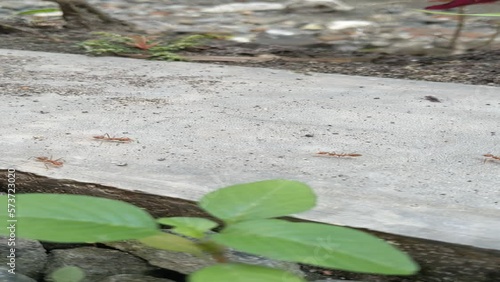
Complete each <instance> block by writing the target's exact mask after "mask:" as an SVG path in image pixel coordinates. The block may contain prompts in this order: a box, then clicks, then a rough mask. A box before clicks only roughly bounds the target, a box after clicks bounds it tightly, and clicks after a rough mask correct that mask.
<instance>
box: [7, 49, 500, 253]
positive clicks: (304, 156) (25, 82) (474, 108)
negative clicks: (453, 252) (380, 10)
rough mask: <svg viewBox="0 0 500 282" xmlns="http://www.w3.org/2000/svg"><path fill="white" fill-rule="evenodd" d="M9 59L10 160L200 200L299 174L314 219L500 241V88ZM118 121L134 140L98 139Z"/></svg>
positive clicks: (22, 56)
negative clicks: (56, 164)
mask: <svg viewBox="0 0 500 282" xmlns="http://www.w3.org/2000/svg"><path fill="white" fill-rule="evenodd" d="M0 62H1V64H0V74H1V75H0V97H1V99H2V103H1V104H0V112H1V113H2V115H1V119H0V125H1V128H2V131H1V132H0V147H1V148H2V154H1V157H0V168H9V167H13V168H16V169H18V170H22V171H29V172H33V173H38V174H41V175H45V176H48V177H52V178H67V179H74V180H77V181H85V182H93V183H100V184H104V185H110V186H115V187H120V188H123V189H129V190H141V191H145V192H149V193H154V194H158V195H168V196H171V197H180V198H185V199H190V200H197V199H199V198H200V197H201V196H202V195H203V194H204V193H206V192H209V191H212V190H214V189H216V188H218V187H222V186H226V185H231V184H235V183H240V182H249V181H257V180H263V179H270V178H286V179H296V180H300V181H304V182H306V183H308V184H309V185H310V186H311V187H313V188H314V190H315V191H316V193H317V194H318V195H319V197H318V198H319V199H318V206H317V207H316V208H315V209H314V210H312V211H310V212H307V213H304V214H300V215H298V216H299V217H301V218H306V219H311V220H317V221H323V222H328V223H333V224H340V225H348V226H354V227H363V228H369V229H373V230H378V231H384V232H390V233H395V234H401V235H407V236H413V237H421V238H427V239H433V240H440V241H446V242H452V243H460V244H467V245H473V246H478V247H484V248H492V249H500V239H499V237H498V234H500V223H499V219H500V204H499V199H500V189H499V187H500V173H499V172H500V162H495V161H490V162H486V163H484V162H483V160H484V157H483V156H482V155H483V154H487V153H492V154H497V155H500V122H499V117H500V102H499V101H500V100H499V96H498V95H499V93H500V89H499V88H495V87H487V86H469V85H460V84H446V83H431V82H419V81H409V80H396V79H382V78H370V77H354V76H345V75H331V74H318V73H306V74H304V73H294V72H291V71H283V70H273V69H261V68H244V67H231V66H220V65H209V64H196V63H186V62H153V61H143V60H135V59H126V58H108V57H105V58H103V57H100V58H92V57H85V56H80V55H68V54H51V53H41V52H28V51H14V50H0ZM425 96H434V97H436V98H438V99H439V100H440V102H431V101H429V100H428V99H426V98H425ZM105 133H108V134H109V135H110V136H115V137H128V138H132V139H133V140H134V141H133V142H130V143H114V142H102V141H99V140H94V139H93V138H92V136H94V135H103V134H105ZM318 151H335V152H339V153H359V154H362V156H360V157H357V158H328V157H317V156H316V155H315V153H317V152H318ZM37 156H47V157H50V156H52V157H53V158H54V159H57V158H63V159H64V161H65V163H64V166H62V167H60V168H49V169H47V168H46V167H45V166H44V164H43V163H40V162H37V161H35V159H33V157H37ZM19 189H20V190H22V187H19Z"/></svg>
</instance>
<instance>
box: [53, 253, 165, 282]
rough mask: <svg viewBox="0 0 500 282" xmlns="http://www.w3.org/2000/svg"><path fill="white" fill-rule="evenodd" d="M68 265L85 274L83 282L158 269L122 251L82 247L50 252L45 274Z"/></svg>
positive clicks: (93, 281) (145, 272)
mask: <svg viewBox="0 0 500 282" xmlns="http://www.w3.org/2000/svg"><path fill="white" fill-rule="evenodd" d="M67 265H72V266H77V267H79V268H81V269H82V270H83V271H84V272H85V279H84V280H83V281H82V282H95V281H100V280H101V279H104V278H106V277H109V276H112V275H117V274H147V272H148V271H152V270H155V269H156V268H155V267H152V266H150V265H148V264H147V263H146V262H144V261H143V260H141V259H139V258H137V257H134V256H132V255H129V254H126V253H123V252H120V251H116V250H108V249H101V248H95V247H82V248H76V249H67V250H53V251H52V252H50V254H49V262H48V263H47V269H46V270H45V274H46V275H49V274H50V273H52V272H53V271H55V270H56V269H57V268H59V267H62V266H67Z"/></svg>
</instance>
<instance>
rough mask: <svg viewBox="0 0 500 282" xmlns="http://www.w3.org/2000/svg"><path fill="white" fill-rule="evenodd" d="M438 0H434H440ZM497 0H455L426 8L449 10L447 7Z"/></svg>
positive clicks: (495, 0) (494, 0)
mask: <svg viewBox="0 0 500 282" xmlns="http://www.w3.org/2000/svg"><path fill="white" fill-rule="evenodd" d="M438 1H439V0H438ZM438 1H433V2H438ZM497 1H499V0H454V1H451V2H448V3H446V4H442V5H434V6H429V7H425V9H426V10H447V9H452V8H456V7H462V6H469V5H476V4H487V3H493V2H497Z"/></svg>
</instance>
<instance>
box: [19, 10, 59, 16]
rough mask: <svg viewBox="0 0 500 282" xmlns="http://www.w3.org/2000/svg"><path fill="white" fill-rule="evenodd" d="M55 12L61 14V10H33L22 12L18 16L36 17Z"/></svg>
mask: <svg viewBox="0 0 500 282" xmlns="http://www.w3.org/2000/svg"><path fill="white" fill-rule="evenodd" d="M54 12H61V10H60V9H58V8H45V9H33V10H26V11H21V12H18V13H17V14H18V15H21V16H26V15H36V14H42V13H54ZM61 13H62V12H61Z"/></svg>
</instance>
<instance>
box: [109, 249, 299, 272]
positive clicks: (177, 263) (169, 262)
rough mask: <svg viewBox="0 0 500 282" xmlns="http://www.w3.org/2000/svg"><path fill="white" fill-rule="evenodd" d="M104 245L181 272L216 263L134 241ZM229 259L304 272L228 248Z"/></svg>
mask: <svg viewBox="0 0 500 282" xmlns="http://www.w3.org/2000/svg"><path fill="white" fill-rule="evenodd" d="M106 245H108V246H111V247H114V248H116V249H119V250H122V251H126V252H128V253H131V254H134V255H135V256H138V257H140V258H143V259H145V260H147V261H148V262H149V263H150V264H151V265H154V266H158V267H161V268H165V269H170V270H175V271H177V272H180V273H183V274H190V273H193V272H195V271H197V270H199V269H201V268H203V267H206V266H209V265H212V264H214V263H216V262H215V261H214V260H213V259H212V258H211V257H209V256H206V257H196V256H193V255H190V254H186V253H179V252H170V251H166V250H158V249H154V248H151V247H147V246H144V245H143V244H140V243H138V242H136V241H124V242H111V243H106ZM227 257H228V259H229V260H231V261H234V262H241V263H248V264H255V265H262V266H268V267H273V268H279V269H283V270H286V271H288V272H291V273H294V274H296V275H299V276H303V275H304V274H303V273H302V271H301V270H300V267H299V266H298V264H295V263H289V262H282V261H276V260H270V259H266V258H263V257H260V256H255V255H250V254H246V253H242V252H237V251H234V250H230V251H229V252H228V254H227Z"/></svg>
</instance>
